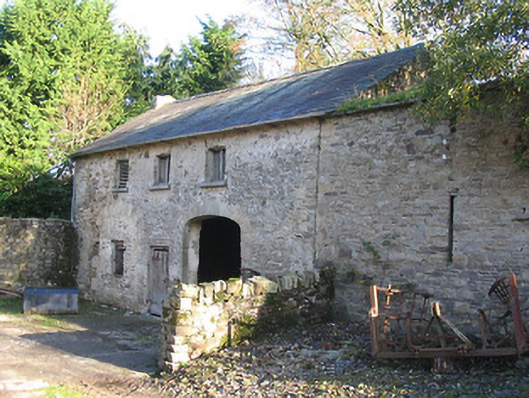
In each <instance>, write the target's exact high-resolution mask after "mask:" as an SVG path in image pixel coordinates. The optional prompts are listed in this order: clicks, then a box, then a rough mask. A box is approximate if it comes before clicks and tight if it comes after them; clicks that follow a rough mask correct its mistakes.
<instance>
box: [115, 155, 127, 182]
mask: <svg viewBox="0 0 529 398" xmlns="http://www.w3.org/2000/svg"><path fill="white" fill-rule="evenodd" d="M117 172H118V175H117V181H116V188H117V189H126V188H127V185H128V182H129V161H128V160H120V161H119V162H118V170H117Z"/></svg>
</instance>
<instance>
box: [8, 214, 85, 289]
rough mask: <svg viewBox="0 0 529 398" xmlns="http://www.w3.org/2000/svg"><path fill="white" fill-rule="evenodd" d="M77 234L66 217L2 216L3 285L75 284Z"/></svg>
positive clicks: (19, 286) (10, 286) (16, 287)
mask: <svg viewBox="0 0 529 398" xmlns="http://www.w3.org/2000/svg"><path fill="white" fill-rule="evenodd" d="M74 258H75V235H74V230H73V227H72V224H71V222H70V221H66V220H40V219H14V218H0V285H1V286H4V287H7V288H9V289H13V290H17V291H22V290H23V288H24V287H26V286H48V285H52V286H72V285H75V273H74V269H73V264H75V262H74Z"/></svg>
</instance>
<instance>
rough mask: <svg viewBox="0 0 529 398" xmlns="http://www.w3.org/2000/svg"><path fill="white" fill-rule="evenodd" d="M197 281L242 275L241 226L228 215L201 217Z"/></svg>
mask: <svg viewBox="0 0 529 398" xmlns="http://www.w3.org/2000/svg"><path fill="white" fill-rule="evenodd" d="M199 245H200V249H199V262H198V275H197V276H198V283H202V282H212V281H218V280H228V279H230V278H239V277H240V276H241V228H240V227H239V225H238V224H237V223H236V222H235V221H232V220H230V219H229V218H225V217H215V218H209V219H206V220H203V221H202V227H201V229H200V241H199Z"/></svg>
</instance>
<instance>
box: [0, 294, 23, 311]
mask: <svg viewBox="0 0 529 398" xmlns="http://www.w3.org/2000/svg"><path fill="white" fill-rule="evenodd" d="M0 314H3V315H20V314H22V299H21V298H18V297H8V298H1V297H0Z"/></svg>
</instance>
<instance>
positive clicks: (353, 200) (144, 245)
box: [73, 46, 529, 320]
mask: <svg viewBox="0 0 529 398" xmlns="http://www.w3.org/2000/svg"><path fill="white" fill-rule="evenodd" d="M419 51H420V46H414V47H409V48H406V49H403V50H399V51H396V52H393V53H388V54H384V55H379V56H376V57H373V58H369V59H364V60H355V61H351V62H348V63H345V64H342V65H339V66H336V67H331V68H326V69H320V70H315V71H311V72H306V73H301V74H297V75H293V76H290V77H286V78H280V79H275V80H271V81H266V82H262V83H258V84H253V85H248V86H243V87H238V88H234V89H230V90H224V91H220V92H215V93H211V94H205V95H200V96H196V97H193V98H189V99H184V100H179V101H171V100H169V101H166V102H167V103H165V104H158V105H159V106H157V107H153V109H151V110H149V111H147V112H146V113H144V114H142V115H140V116H138V117H137V118H135V119H133V120H131V121H129V122H127V123H125V124H124V125H122V126H120V127H119V128H117V129H116V130H115V131H114V132H113V133H111V134H109V135H108V136H106V137H104V138H102V139H100V140H98V141H96V142H95V143H93V144H91V145H89V146H87V147H85V148H83V149H82V150H80V151H79V152H77V153H76V154H75V155H74V159H75V163H76V168H75V194H74V215H73V220H74V224H75V226H76V228H77V230H78V233H79V240H80V267H79V284H80V288H81V289H82V291H84V292H85V293H87V294H90V295H92V296H94V297H97V298H98V299H99V300H102V301H104V302H107V303H111V304H114V305H119V306H123V307H127V308H130V309H133V310H138V311H145V310H148V311H151V312H153V313H159V311H160V301H161V299H162V298H163V297H164V295H165V292H166V289H167V287H168V286H169V285H170V284H171V283H172V282H174V281H176V280H181V281H182V282H185V283H197V282H201V281H211V280H215V279H228V278H231V277H237V276H240V275H241V269H243V272H244V269H250V270H253V271H256V272H259V273H261V274H262V275H270V274H283V273H287V272H296V271H303V270H314V271H317V270H319V269H321V268H322V267H328V268H330V269H333V270H334V272H335V277H336V284H335V287H336V296H335V310H336V313H337V314H338V315H340V316H342V317H346V318H349V319H356V320H362V319H365V318H366V317H367V309H368V293H367V291H368V290H367V285H368V284H369V283H371V282H374V283H379V284H386V283H393V285H406V286H408V287H412V286H417V287H419V286H420V287H421V288H423V289H426V290H430V291H431V292H432V293H434V294H435V295H437V296H440V297H448V301H447V305H448V307H451V308H452V309H453V310H455V311H458V312H460V313H461V314H466V313H468V312H469V311H470V310H472V308H473V307H475V306H479V305H480V302H481V301H482V300H483V298H484V297H485V296H486V293H487V289H488V286H489V285H490V283H491V282H492V281H493V280H494V279H495V278H496V277H497V276H498V275H502V274H503V273H506V272H508V271H515V272H517V274H518V278H519V281H520V283H521V285H522V287H524V286H525V285H526V282H527V281H528V280H529V268H528V266H527V265H528V259H527V251H528V250H529V246H528V242H529V228H528V227H529V175H528V174H527V172H524V171H522V170H520V169H519V167H518V166H517V165H516V164H514V162H513V156H512V148H513V146H514V145H515V141H516V139H517V137H518V136H519V135H520V134H521V132H522V130H521V124H520V123H518V122H517V120H516V118H505V119H503V120H499V119H493V118H489V117H487V116H486V115H479V116H476V117H475V118H473V119H471V120H465V121H462V122H459V123H455V124H453V125H452V126H451V127H449V126H448V125H437V126H430V125H426V124H424V123H423V122H421V121H420V120H418V119H417V118H416V117H415V116H414V115H413V113H412V111H411V109H410V104H408V103H400V104H395V103H393V104H391V103H389V104H385V105H379V106H377V107H374V108H371V109H364V110H357V111H340V110H339V108H340V106H341V105H342V104H343V103H345V102H346V101H348V100H350V99H351V98H355V97H359V96H362V95H365V93H374V92H375V91H376V89H377V88H378V87H380V82H391V81H392V77H394V76H395V75H396V74H398V72H399V71H401V70H403V68H404V67H405V66H406V65H409V63H410V62H412V61H413V60H414V59H415V58H416V56H417V54H418V52H419ZM388 86H389V87H390V90H391V84H389V83H388V84H386V88H387V87H388Z"/></svg>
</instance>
